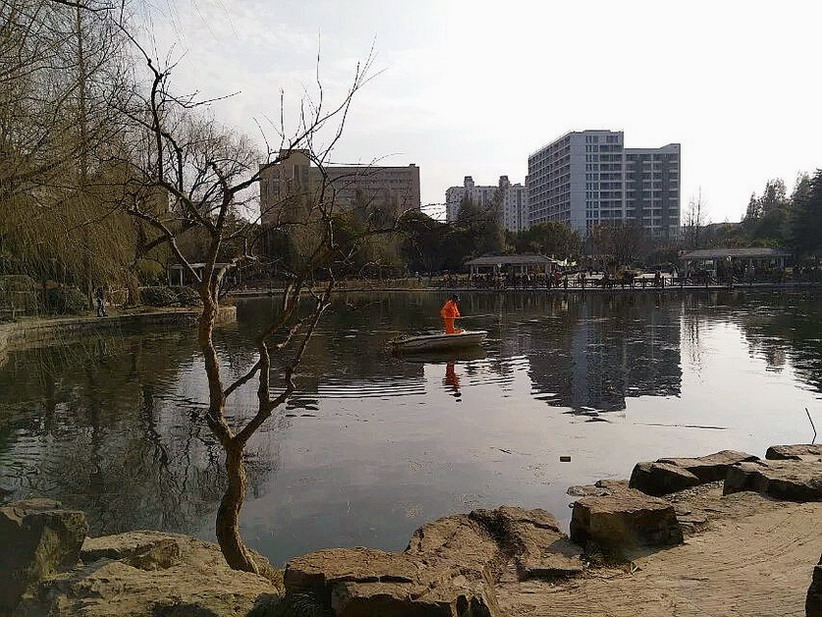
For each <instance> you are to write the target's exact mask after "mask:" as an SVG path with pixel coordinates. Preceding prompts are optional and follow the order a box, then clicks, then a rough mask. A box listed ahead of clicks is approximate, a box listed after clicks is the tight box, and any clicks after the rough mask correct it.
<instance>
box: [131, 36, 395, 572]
mask: <svg viewBox="0 0 822 617" xmlns="http://www.w3.org/2000/svg"><path fill="white" fill-rule="evenodd" d="M134 42H135V45H137V43H136V41H134ZM137 47H138V49H140V51H141V53H143V56H144V59H145V61H146V65H147V67H148V68H149V71H150V72H151V75H152V83H151V86H150V89H149V93H148V95H147V96H145V97H144V98H143V99H142V106H141V107H136V108H135V107H132V108H128V109H126V110H124V113H125V114H126V115H127V116H128V117H129V118H130V121H131V122H132V125H133V126H134V136H133V142H134V143H135V144H141V145H140V146H139V147H136V148H135V149H136V150H138V151H143V152H148V153H149V155H148V156H147V157H144V159H143V160H142V161H141V162H140V163H137V164H135V169H134V172H135V173H134V176H135V178H136V180H135V181H134V182H133V183H132V187H131V191H130V193H129V195H130V200H129V201H128V203H127V210H128V212H129V213H130V214H131V215H132V216H134V217H136V218H137V219H139V220H141V221H143V222H144V223H146V224H147V225H148V226H149V227H150V228H152V229H153V230H154V232H155V234H156V237H155V239H154V240H152V241H151V242H152V243H154V244H157V243H165V244H167V245H168V246H169V247H170V249H171V251H172V253H173V254H174V255H175V257H176V258H177V260H178V261H179V262H180V264H182V265H183V266H184V267H185V268H186V269H187V270H188V272H189V274H190V275H191V276H193V277H194V278H195V279H196V280H197V281H198V283H197V287H198V290H199V296H200V300H201V301H202V311H201V314H200V318H199V325H198V341H199V347H200V350H201V352H202V354H203V359H204V364H205V372H206V376H207V378H208V411H207V414H206V418H205V419H206V422H207V424H208V426H209V428H210V430H211V432H212V433H213V434H214V436H215V437H216V439H217V441H218V442H219V443H220V445H221V447H222V448H223V451H224V453H225V469H226V477H227V486H226V491H225V494H224V495H223V498H222V500H221V502H220V506H219V509H218V511H217V519H216V535H217V538H218V541H219V543H220V547H221V549H222V551H223V554H224V555H225V558H226V561H227V562H228V564H229V565H230V566H231V567H232V568H235V569H238V570H246V571H250V572H259V571H260V568H261V566H260V564H258V563H256V562H255V560H254V558H253V556H252V553H251V551H249V549H248V548H247V547H246V545H245V543H244V542H243V539H242V535H241V533H240V524H239V518H240V511H241V509H242V505H243V500H244V498H245V492H246V483H247V480H246V470H245V463H244V460H243V455H244V452H245V447H246V445H247V443H248V441H249V439H250V438H251V437H252V436H253V435H254V434H255V432H256V431H257V430H258V429H259V428H260V427H261V426H262V425H263V424H264V423H265V421H266V420H267V419H268V418H269V417H270V416H271V415H272V413H273V412H274V411H275V410H276V409H277V408H279V407H280V406H281V405H283V404H284V403H285V402H286V401H287V400H288V399H289V398H290V397H291V395H292V394H293V393H294V391H295V389H296V385H295V383H294V379H293V377H294V373H295V371H296V369H297V367H298V365H299V364H300V362H301V360H302V358H303V355H304V353H305V350H306V347H307V345H308V342H309V340H310V339H311V336H312V334H313V333H314V331H315V329H316V327H317V325H318V324H319V322H320V319H321V317H322V315H323V313H324V312H325V311H326V310H327V308H328V307H329V305H330V300H331V294H332V290H333V286H334V281H335V269H336V268H337V267H338V266H339V265H340V264H345V263H346V262H347V261H348V260H349V259H350V257H351V246H353V244H354V243H356V242H357V241H358V240H362V239H363V237H365V236H369V235H373V234H375V233H384V232H386V231H389V230H393V229H394V227H393V225H391V226H389V227H388V229H386V228H381V229H376V228H375V227H369V228H367V229H366V230H364V231H363V233H362V234H360V236H359V237H355V238H348V240H347V242H346V243H343V242H340V241H339V239H338V238H337V237H336V234H335V212H334V207H335V200H334V186H333V184H332V183H331V182H330V181H329V177H328V174H327V173H325V171H324V170H325V162H326V160H327V157H328V156H329V153H330V151H331V149H332V148H333V147H334V145H335V144H336V143H337V141H338V140H339V139H340V137H341V135H342V129H343V126H344V123H345V118H346V114H347V112H348V109H349V106H350V105H351V101H352V99H353V97H354V95H355V94H356V92H357V91H358V90H359V89H360V88H361V87H362V86H363V84H364V83H365V82H366V81H367V79H368V70H369V68H370V62H371V60H370V57H369V59H368V60H367V61H366V62H365V63H364V64H363V65H361V66H358V67H357V70H356V72H355V74H354V78H353V80H352V82H351V86H350V88H349V90H348V92H347V93H346V95H345V96H344V97H343V100H342V101H341V102H340V103H339V104H338V105H336V106H334V107H333V108H331V109H329V110H326V109H325V107H324V102H323V100H322V88H321V87H318V92H319V99H318V100H316V101H307V102H305V103H304V104H303V106H302V110H303V111H302V114H301V119H300V122H299V126H298V128H297V130H296V131H294V132H293V133H291V134H290V136H289V137H286V131H285V128H284V126H283V124H284V123H282V121H281V126H279V127H277V132H278V133H279V135H280V144H279V146H280V147H279V148H277V149H276V150H275V149H272V148H271V147H270V146H268V145H267V152H266V153H265V154H264V155H263V156H264V157H265V160H266V162H265V163H264V164H263V165H262V166H259V165H258V164H257V161H258V160H259V159H258V156H259V155H258V153H257V152H256V151H255V150H254V149H253V148H252V147H251V146H250V145H249V144H248V142H247V141H245V140H244V139H242V138H237V137H235V136H233V135H231V134H228V133H227V132H226V131H225V130H223V129H220V128H219V127H218V126H217V125H216V124H215V123H214V122H210V121H205V120H203V119H202V118H201V117H200V116H199V115H198V113H197V107H199V106H200V105H201V104H202V103H199V102H196V101H194V100H193V99H190V98H180V97H176V96H174V95H173V94H172V93H171V92H170V89H169V84H168V70H167V69H163V68H160V65H159V64H158V63H157V62H156V60H155V59H153V58H152V57H151V56H150V55H148V54H147V53H145V52H144V51H143V50H142V48H141V47H139V45H138V46H137ZM332 124H333V126H332ZM321 130H325V131H326V133H325V134H330V139H329V141H328V143H326V144H325V145H324V146H317V145H316V140H317V136H318V133H319V132H320V131H321ZM298 148H300V149H304V150H307V151H309V153H310V158H311V160H312V162H313V163H314V164H315V165H316V166H317V167H318V168H319V169H320V173H321V177H322V181H321V182H320V183H319V184H318V186H316V187H314V189H313V191H312V194H311V195H310V196H309V204H308V206H309V207H308V210H307V212H305V213H304V216H302V217H301V218H300V219H298V220H293V221H289V222H288V223H287V224H286V223H284V224H283V228H284V229H285V228H286V227H285V225H289V226H291V227H290V228H289V229H293V227H294V226H304V227H308V228H309V229H310V230H311V234H309V236H310V237H312V238H313V239H314V242H313V244H312V246H310V247H308V248H307V251H306V252H307V254H306V258H305V259H304V261H303V264H302V267H301V268H300V269H299V270H298V271H295V272H293V273H292V276H291V278H290V280H289V281H288V285H287V287H286V290H285V292H284V295H283V302H282V306H281V309H280V313H279V315H278V316H277V317H276V320H275V321H274V322H273V323H271V324H270V325H269V326H268V327H267V328H266V329H265V330H264V331H262V332H260V333H259V335H258V336H257V338H256V340H255V343H254V344H255V347H256V350H257V359H256V361H255V363H254V364H253V365H252V366H251V367H250V368H249V370H248V371H247V373H246V374H244V375H243V376H242V377H240V378H239V379H237V380H235V381H233V382H232V383H230V384H228V385H226V384H225V383H224V382H223V379H222V376H221V374H220V358H219V354H218V351H217V348H216V347H215V344H214V329H215V324H216V322H217V320H218V317H219V311H220V300H221V295H222V293H221V292H222V289H223V286H224V280H225V278H226V276H227V275H228V274H229V273H230V272H232V271H235V270H236V269H238V268H240V267H241V266H243V265H244V264H247V263H249V262H253V261H255V260H257V259H258V258H259V256H258V255H256V254H255V252H254V246H255V242H256V237H255V235H256V234H257V231H256V229H255V225H254V222H252V221H247V220H244V219H243V218H242V216H240V215H239V214H238V213H240V212H242V211H244V210H245V209H246V206H247V204H248V203H249V200H250V199H252V198H253V197H254V196H253V195H252V196H251V197H249V193H251V192H252V189H254V188H256V186H257V184H258V182H259V179H260V175H261V173H262V172H263V171H265V170H266V169H268V168H270V167H272V166H274V165H277V164H279V163H280V162H281V161H283V160H284V159H286V158H287V157H288V156H290V154H291V153H292V152H293V151H294V150H296V149H298ZM157 190H159V191H162V192H163V194H165V195H167V196H168V207H167V208H159V207H154V208H151V207H148V206H147V203H149V201H148V200H147V199H146V195H147V193H148V192H150V191H157ZM261 214H262V213H261ZM190 230H200V231H201V232H204V233H205V234H207V237H208V239H209V240H208V246H207V250H206V256H205V265H204V268H203V269H202V273H200V271H199V270H197V269H195V268H194V267H193V266H192V264H191V263H190V261H189V259H188V257H187V256H186V255H185V254H184V252H183V251H182V250H181V248H180V244H179V242H178V240H179V239H180V238H182V237H183V236H184V234H185V233H187V232H189V231H190ZM319 271H322V272H323V273H324V276H325V281H324V282H323V284H322V286H321V288H320V289H319V290H317V285H316V281H315V278H314V277H315V273H317V272H319ZM303 298H306V299H310V307H308V308H306V307H304V306H302V305H301V299H303ZM273 358H277V360H278V364H277V365H276V366H275V365H274V364H273V363H272V359H273ZM272 375H277V376H278V378H277V379H276V380H275V383H273V384H272V383H271V380H272ZM253 382H256V389H257V408H256V412H255V413H254V415H253V416H252V417H251V418H249V419H247V420H245V421H242V422H241V423H240V424H239V425H238V426H232V424H231V423H229V421H228V419H227V417H226V404H227V401H228V400H229V399H230V397H231V396H232V395H233V394H234V393H235V392H236V391H237V390H238V389H239V388H241V387H243V386H246V384H251V383H253Z"/></svg>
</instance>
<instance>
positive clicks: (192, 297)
mask: <svg viewBox="0 0 822 617" xmlns="http://www.w3.org/2000/svg"><path fill="white" fill-rule="evenodd" d="M169 289H171V290H172V291H173V292H174V294H175V295H176V296H177V304H179V305H180V306H199V305H200V294H198V293H197V292H196V291H194V290H193V289H192V288H191V287H181V286H179V285H172V286H171V287H169Z"/></svg>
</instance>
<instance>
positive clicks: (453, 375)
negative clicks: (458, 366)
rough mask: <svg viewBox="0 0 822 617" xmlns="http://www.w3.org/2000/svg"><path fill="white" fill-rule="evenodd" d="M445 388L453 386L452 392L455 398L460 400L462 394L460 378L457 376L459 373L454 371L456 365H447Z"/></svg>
mask: <svg viewBox="0 0 822 617" xmlns="http://www.w3.org/2000/svg"><path fill="white" fill-rule="evenodd" d="M442 383H443V385H444V386H451V390H453V392H454V396H455V397H457V398H459V396H460V395H461V393H460V376H459V375H457V371H456V370H454V363H453V362H448V363H447V364H446V365H445V379H443V380H442Z"/></svg>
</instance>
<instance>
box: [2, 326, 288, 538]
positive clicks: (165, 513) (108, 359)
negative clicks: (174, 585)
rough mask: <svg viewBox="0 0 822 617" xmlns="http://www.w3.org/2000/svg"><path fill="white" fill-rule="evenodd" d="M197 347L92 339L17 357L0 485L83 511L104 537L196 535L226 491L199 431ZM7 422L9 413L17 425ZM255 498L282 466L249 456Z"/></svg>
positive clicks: (169, 341) (7, 385)
mask: <svg viewBox="0 0 822 617" xmlns="http://www.w3.org/2000/svg"><path fill="white" fill-rule="evenodd" d="M193 349H194V348H193V345H192V340H191V339H190V336H189V335H188V334H187V333H186V334H181V333H172V332H166V333H163V334H162V335H156V334H155V335H147V336H144V337H136V336H129V337H125V338H122V339H119V340H106V339H86V340H84V341H83V342H75V343H67V344H65V345H60V346H55V347H50V348H46V349H37V350H29V351H24V352H17V353H15V355H14V358H13V360H14V362H13V363H10V366H11V367H13V368H11V370H10V371H7V372H3V373H0V388H2V389H3V390H4V391H5V392H8V393H9V394H10V396H9V397H8V398H9V399H10V400H9V402H8V403H5V402H4V403H3V404H2V405H0V409H2V408H5V411H6V413H7V414H8V416H9V417H10V423H11V424H10V426H9V427H8V428H7V430H6V431H3V432H4V433H6V436H7V438H6V440H5V442H6V444H7V445H3V442H2V441H0V460H3V459H5V458H8V460H10V461H13V463H12V464H10V465H5V464H3V465H0V467H2V468H3V469H4V471H3V472H2V474H0V482H2V483H3V484H4V485H5V484H7V485H9V486H10V487H12V488H14V489H16V490H17V491H19V495H20V496H23V495H41V496H49V497H53V498H56V499H60V500H61V501H63V502H65V503H66V504H68V505H70V506H72V507H77V508H80V509H83V510H85V511H86V513H87V515H88V516H89V519H90V523H91V526H92V529H93V531H94V532H96V533H101V532H117V531H123V530H127V529H135V528H145V527H151V528H161V529H167V530H175V531H193V530H194V529H196V528H197V527H199V526H200V523H201V522H202V519H203V518H204V517H208V516H210V515H211V513H212V512H213V510H214V505H215V504H216V503H217V502H219V499H220V497H221V495H222V492H223V490H224V484H225V482H224V478H223V472H222V471H221V465H220V464H219V463H220V460H219V451H218V449H215V448H214V447H213V444H212V443H210V438H209V435H210V434H208V431H203V429H202V421H201V420H200V417H199V416H200V413H201V405H200V404H199V403H198V402H197V401H195V400H191V399H189V398H188V396H187V393H188V392H192V391H193V392H197V389H196V384H193V383H187V380H190V373H191V371H190V368H191V367H190V365H191V362H192V356H193V353H194V351H193ZM9 412H10V413H9ZM248 459H249V480H250V484H251V486H252V490H254V491H256V492H259V490H258V488H257V487H259V486H260V485H261V484H262V482H263V479H264V478H265V477H266V476H267V475H268V474H269V473H270V472H271V471H272V470H273V468H274V467H275V466H276V460H274V461H273V462H272V456H271V454H269V453H268V452H266V455H264V456H262V455H260V454H259V448H257V447H255V448H250V449H249V453H248Z"/></svg>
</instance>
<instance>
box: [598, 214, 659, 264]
mask: <svg viewBox="0 0 822 617" xmlns="http://www.w3.org/2000/svg"><path fill="white" fill-rule="evenodd" d="M589 241H590V242H591V244H592V247H593V253H594V254H596V255H599V256H608V257H609V258H610V259H611V260H612V261H613V262H614V264H615V265H616V266H628V265H630V264H631V263H632V262H634V261H636V260H637V259H638V258H639V257H640V255H642V253H643V252H644V251H645V250H646V249H647V243H648V237H647V232H646V230H645V228H644V227H643V226H642V224H641V223H640V222H639V221H627V222H623V221H614V222H613V223H610V224H605V223H603V224H600V225H597V226H596V227H594V228H593V229H591V235H590V237H589Z"/></svg>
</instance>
